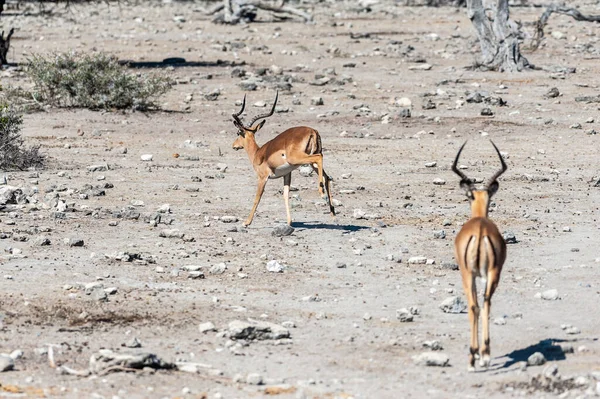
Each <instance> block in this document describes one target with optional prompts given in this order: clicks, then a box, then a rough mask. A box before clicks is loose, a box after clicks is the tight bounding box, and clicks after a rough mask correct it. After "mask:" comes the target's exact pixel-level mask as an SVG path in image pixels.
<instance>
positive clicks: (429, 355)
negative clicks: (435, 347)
mask: <svg viewBox="0 0 600 399" xmlns="http://www.w3.org/2000/svg"><path fill="white" fill-rule="evenodd" d="M413 360H414V362H415V363H416V364H418V365H420V366H430V367H431V366H433V367H449V366H450V359H449V358H448V355H446V354H444V353H440V352H424V353H421V354H420V355H417V356H413Z"/></svg>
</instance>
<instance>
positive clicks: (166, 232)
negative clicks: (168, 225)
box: [158, 229, 185, 238]
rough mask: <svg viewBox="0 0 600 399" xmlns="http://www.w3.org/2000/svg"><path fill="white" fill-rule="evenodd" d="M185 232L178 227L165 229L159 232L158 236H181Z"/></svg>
mask: <svg viewBox="0 0 600 399" xmlns="http://www.w3.org/2000/svg"><path fill="white" fill-rule="evenodd" d="M184 235H185V234H184V233H182V232H181V231H179V230H178V229H166V230H163V231H161V232H160V233H159V235H158V236H159V237H163V238H183V236H184Z"/></svg>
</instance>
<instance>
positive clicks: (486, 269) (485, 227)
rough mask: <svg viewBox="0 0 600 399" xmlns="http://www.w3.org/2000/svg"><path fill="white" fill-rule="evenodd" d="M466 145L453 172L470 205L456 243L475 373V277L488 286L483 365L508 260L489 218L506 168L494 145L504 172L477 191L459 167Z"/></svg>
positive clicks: (477, 354) (476, 321)
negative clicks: (492, 309) (495, 300)
mask: <svg viewBox="0 0 600 399" xmlns="http://www.w3.org/2000/svg"><path fill="white" fill-rule="evenodd" d="M466 144H467V143H466V142H465V143H464V144H463V145H462V147H460V150H458V154H456V158H455V159H454V164H453V165H452V170H453V171H454V173H456V174H457V175H459V176H460V178H461V180H460V187H461V188H462V189H463V190H465V191H466V194H467V198H469V202H470V203H471V219H470V220H469V221H468V222H467V223H465V224H464V226H463V227H462V229H461V230H460V232H459V233H458V235H457V236H456V241H455V243H454V249H455V255H456V260H457V262H458V265H459V267H460V274H461V277H462V282H463V288H464V290H465V294H466V296H467V302H468V304H469V321H470V323H471V346H470V354H469V371H474V370H475V358H476V357H478V356H479V328H478V323H479V305H478V304H477V289H476V287H475V278H476V277H481V279H482V281H483V284H484V285H485V293H484V296H483V315H482V320H483V348H482V349H481V360H480V365H481V366H482V367H488V366H489V364H490V323H489V322H490V306H491V301H492V295H494V291H495V290H496V287H498V282H499V281H500V272H501V271H502V265H503V264H504V260H505V259H506V243H505V242H504V239H503V238H502V235H501V234H500V232H499V231H498V228H497V227H496V225H495V224H494V223H493V222H492V221H491V220H489V219H488V209H489V206H490V198H491V197H492V195H494V194H495V193H496V191H498V186H499V185H498V182H497V181H496V179H497V178H498V177H500V175H501V174H502V173H504V172H505V171H506V169H507V167H506V163H504V159H502V155H500V151H499V150H498V147H496V145H495V144H494V143H493V142H492V145H493V146H494V148H495V149H496V152H497V153H498V157H500V163H501V165H502V167H501V169H500V170H499V171H497V172H496V173H495V174H494V175H493V176H492V177H491V178H490V179H489V180H488V182H487V184H486V185H485V186H483V187H482V188H475V185H474V183H475V182H474V180H471V179H469V178H468V177H467V176H466V175H465V174H464V173H462V172H461V171H460V170H458V168H457V167H456V164H457V163H458V158H459V157H460V153H461V152H462V150H463V148H464V147H465V145H466Z"/></svg>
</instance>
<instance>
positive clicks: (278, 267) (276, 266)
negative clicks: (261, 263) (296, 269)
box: [267, 260, 285, 273]
mask: <svg viewBox="0 0 600 399" xmlns="http://www.w3.org/2000/svg"><path fill="white" fill-rule="evenodd" d="M284 270H285V266H283V265H282V264H281V263H279V262H277V261H276V260H271V261H269V262H267V271H270V272H271V273H283V271H284Z"/></svg>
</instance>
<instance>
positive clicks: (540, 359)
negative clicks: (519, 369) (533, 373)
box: [527, 352, 546, 366]
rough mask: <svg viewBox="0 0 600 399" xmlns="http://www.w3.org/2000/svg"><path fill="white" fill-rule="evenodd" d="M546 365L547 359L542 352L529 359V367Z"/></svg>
mask: <svg viewBox="0 0 600 399" xmlns="http://www.w3.org/2000/svg"><path fill="white" fill-rule="evenodd" d="M544 363H546V357H545V356H544V354H543V353H542V352H535V353H534V354H533V355H531V356H529V358H528V359H527V365H528V366H541V365H542V364H544Z"/></svg>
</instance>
